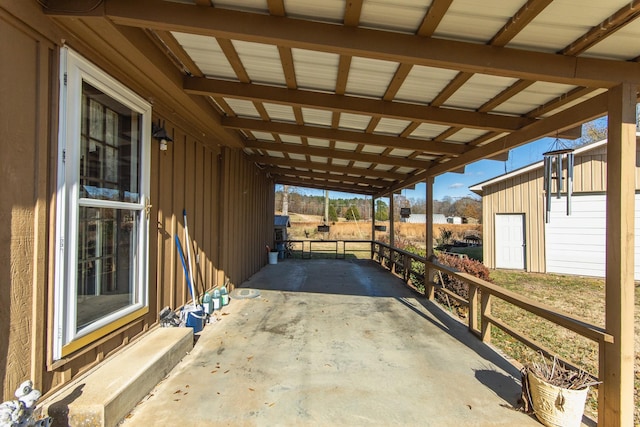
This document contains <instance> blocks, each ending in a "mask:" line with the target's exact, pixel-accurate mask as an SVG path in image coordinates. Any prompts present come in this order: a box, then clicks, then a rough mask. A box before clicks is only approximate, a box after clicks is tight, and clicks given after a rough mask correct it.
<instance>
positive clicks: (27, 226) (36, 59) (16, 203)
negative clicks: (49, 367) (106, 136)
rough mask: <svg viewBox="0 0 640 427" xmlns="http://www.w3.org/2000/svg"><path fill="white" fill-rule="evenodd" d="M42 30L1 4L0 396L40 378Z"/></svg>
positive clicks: (45, 184)
mask: <svg viewBox="0 0 640 427" xmlns="http://www.w3.org/2000/svg"><path fill="white" fill-rule="evenodd" d="M21 12H22V11H21ZM38 24H42V22H41V21H37V22H35V23H34V25H38ZM43 31H45V34H43V33H42V31H36V30H34V29H33V28H32V26H30V25H27V24H25V23H24V22H22V21H21V19H19V17H16V16H14V15H12V14H10V13H7V12H6V11H4V10H3V9H1V8H0V54H1V55H2V58H3V60H2V61H0V87H2V92H1V96H0V152H1V153H2V155H1V160H0V182H1V185H0V337H2V339H0V372H2V381H1V382H0V387H2V389H1V391H2V392H3V393H2V394H3V397H4V398H3V399H2V400H7V399H9V398H13V392H14V391H15V388H16V387H17V386H18V384H19V383H20V382H21V381H23V380H25V379H27V378H32V379H33V380H35V381H36V382H37V383H42V378H43V367H44V365H45V352H44V351H45V340H46V337H45V333H44V331H45V325H46V322H47V310H46V307H47V298H48V296H47V289H46V286H45V284H46V283H47V282H48V280H49V279H50V277H51V270H50V269H49V264H48V262H47V261H48V256H49V253H50V248H49V244H50V241H49V237H50V236H49V230H50V226H51V222H50V212H51V211H52V209H54V208H53V206H52V196H51V190H52V188H53V185H52V182H51V177H53V176H55V171H54V170H53V168H54V164H53V163H52V162H51V155H52V152H55V149H53V150H52V149H51V148H50V145H51V142H52V141H53V140H54V139H55V135H56V129H57V121H56V120H57V119H56V118H57V111H56V106H57V103H56V100H57V83H56V80H55V77H54V76H55V75H56V74H55V73H56V70H57V67H58V57H57V48H56V46H55V44H54V43H53V42H52V41H51V40H50V38H52V37H55V31H47V28H46V26H45V28H44V29H43Z"/></svg>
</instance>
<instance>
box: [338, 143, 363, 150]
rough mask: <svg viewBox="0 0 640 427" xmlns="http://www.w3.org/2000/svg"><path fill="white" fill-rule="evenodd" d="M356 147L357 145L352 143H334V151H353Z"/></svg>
mask: <svg viewBox="0 0 640 427" xmlns="http://www.w3.org/2000/svg"><path fill="white" fill-rule="evenodd" d="M357 147H358V144H354V143H352V142H344V141H336V150H346V151H353V150H355V149H356V148H357Z"/></svg>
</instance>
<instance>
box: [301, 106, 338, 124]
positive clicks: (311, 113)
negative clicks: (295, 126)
mask: <svg viewBox="0 0 640 427" xmlns="http://www.w3.org/2000/svg"><path fill="white" fill-rule="evenodd" d="M331 115H332V113H331V111H328V110H317V109H315V108H304V107H302V117H303V118H304V123H305V124H312V125H322V126H331Z"/></svg>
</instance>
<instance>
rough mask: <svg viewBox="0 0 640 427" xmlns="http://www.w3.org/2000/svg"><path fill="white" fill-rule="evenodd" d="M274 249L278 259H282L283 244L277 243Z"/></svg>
mask: <svg viewBox="0 0 640 427" xmlns="http://www.w3.org/2000/svg"><path fill="white" fill-rule="evenodd" d="M276 249H278V259H284V243H278V244H277V245H276Z"/></svg>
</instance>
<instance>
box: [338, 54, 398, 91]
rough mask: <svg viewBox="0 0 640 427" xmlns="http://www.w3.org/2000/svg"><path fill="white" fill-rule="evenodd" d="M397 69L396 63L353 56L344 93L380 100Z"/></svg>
mask: <svg viewBox="0 0 640 427" xmlns="http://www.w3.org/2000/svg"><path fill="white" fill-rule="evenodd" d="M397 68H398V63H397V62H390V61H381V60H379V59H370V58H361V57H358V56H354V57H353V58H351V68H350V69H349V78H348V79H347V89H346V93H347V94H354V95H360V96H372V97H376V98H382V96H383V95H384V93H385V92H386V90H387V87H388V86H389V83H390V82H391V79H392V78H393V75H394V74H395V72H396V69H397Z"/></svg>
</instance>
